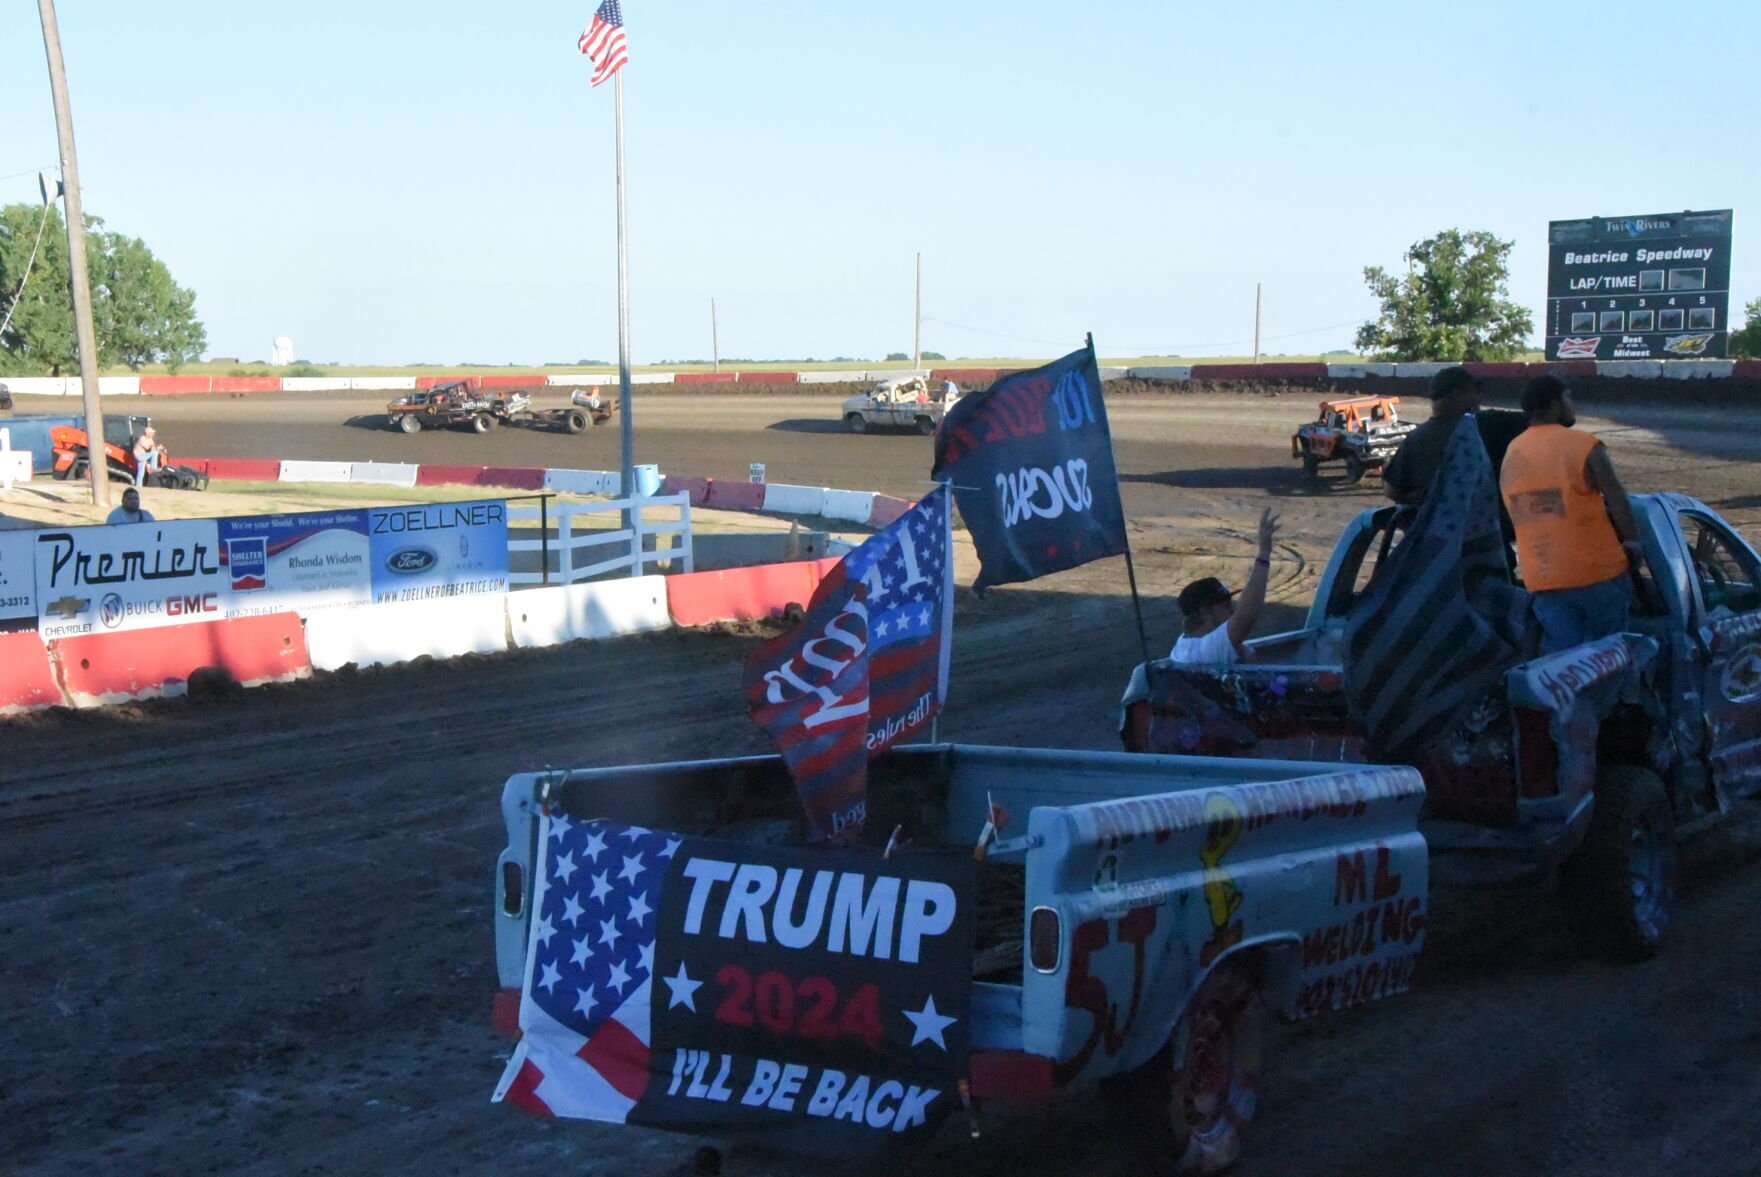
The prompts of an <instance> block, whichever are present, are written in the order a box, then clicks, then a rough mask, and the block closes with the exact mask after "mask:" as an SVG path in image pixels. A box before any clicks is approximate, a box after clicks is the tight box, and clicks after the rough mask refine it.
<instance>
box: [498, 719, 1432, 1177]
mask: <svg viewBox="0 0 1761 1177" xmlns="http://www.w3.org/2000/svg"><path fill="white" fill-rule="evenodd" d="M1423 799H1424V786H1423V783H1422V781H1421V779H1420V777H1419V774H1418V773H1417V772H1415V771H1413V770H1412V769H1409V768H1399V767H1371V766H1361V765H1337V764H1316V763H1305V762H1297V761H1277V760H1240V759H1201V758H1192V757H1176V756H1137V755H1127V754H1124V753H1112V752H1074V751H1049V750H1035V749H1016V748H988V747H974V746H966V745H958V744H955V745H909V746H901V747H897V748H894V749H891V750H890V751H888V752H886V753H884V754H883V755H882V756H880V757H878V758H877V759H875V760H873V761H872V762H871V763H870V765H869V779H868V800H867V819H866V823H865V825H864V835H863V837H862V839H861V840H860V842H859V844H856V845H851V846H847V847H842V848H835V849H834V848H827V847H824V846H816V847H804V846H803V845H802V841H801V839H802V820H801V816H800V815H801V807H800V802H799V799H798V796H797V793H796V790H795V788H794V785H793V783H792V782H791V779H790V777H789V774H788V772H787V770H786V768H785V766H784V764H783V762H782V760H781V759H780V758H779V757H776V756H754V757H745V758H738V759H723V760H704V761H695V762H687V763H674V764H653V765H643V766H635V767H625V768H602V769H593V770H583V771H571V772H545V773H534V774H523V775H519V776H515V777H513V778H512V779H510V780H509V781H508V782H507V784H506V786H505V788H504V790H503V793H502V803H501V804H502V816H503V818H504V820H505V822H506V826H507V836H508V845H507V849H506V850H504V851H503V852H502V854H501V857H500V860H499V862H498V864H497V874H496V888H497V895H496V903H495V908H496V915H495V930H496V962H497V966H498V970H499V974H500V982H501V985H502V986H503V989H502V991H501V993H500V994H499V995H498V997H497V1000H496V1016H495V1021H496V1024H497V1027H498V1029H500V1030H501V1031H502V1032H504V1033H508V1034H512V1035H513V1036H515V1037H516V1039H517V1040H518V1041H517V1045H516V1047H515V1050H514V1054H513V1057H512V1058H511V1060H510V1062H509V1064H508V1068H507V1071H506V1073H505V1075H504V1077H503V1080H502V1084H501V1087H500V1089H499V1090H498V1092H497V1098H499V1099H504V1100H506V1101H508V1102H512V1103H515V1104H516V1105H517V1106H520V1107H522V1108H525V1109H526V1110H528V1111H532V1112H535V1113H537V1114H541V1115H555V1116H577V1117H584V1118H594V1119H607V1120H613V1121H616V1122H620V1123H627V1124H644V1125H652V1126H658V1127H664V1128H669V1129H675V1130H684V1131H692V1132H699V1133H703V1134H705V1135H708V1136H711V1137H715V1138H719V1139H727V1138H749V1137H758V1138H760V1139H764V1140H767V1141H769V1142H770V1143H772V1144H773V1145H776V1144H779V1143H780V1145H781V1147H784V1148H793V1147H797V1146H799V1147H801V1148H804V1149H808V1148H813V1147H824V1146H825V1145H826V1143H827V1141H826V1139H825V1138H826V1137H827V1136H830V1137H832V1138H833V1143H832V1147H834V1148H836V1149H837V1150H838V1152H839V1154H840V1155H845V1156H848V1155H852V1150H854V1149H856V1148H859V1147H860V1142H861V1141H862V1140H863V1139H871V1138H873V1136H879V1137H884V1138H890V1139H892V1140H893V1141H894V1142H895V1143H899V1142H903V1143H906V1144H911V1143H916V1139H915V1137H916V1136H917V1135H918V1134H922V1135H927V1134H928V1133H929V1132H930V1131H933V1130H934V1128H935V1126H936V1124H937V1123H938V1122H939V1121H940V1118H941V1117H942V1116H944V1115H946V1116H953V1117H955V1118H957V1119H958V1118H960V1117H964V1119H965V1122H966V1124H967V1126H968V1129H969V1131H970V1133H971V1134H972V1135H973V1136H977V1135H978V1134H979V1130H980V1123H981V1119H982V1115H983V1109H984V1106H985V1104H986V1102H987V1101H990V1100H998V1101H1010V1102H1019V1101H1037V1100H1046V1099H1050V1098H1053V1097H1055V1096H1057V1095H1059V1094H1061V1093H1067V1092H1073V1091H1076V1090H1079V1089H1081V1088H1085V1087H1090V1086H1095V1085H1100V1086H1102V1087H1104V1088H1105V1089H1106V1102H1107V1104H1108V1106H1109V1107H1110V1108H1113V1109H1116V1110H1118V1111H1119V1112H1120V1113H1121V1114H1122V1115H1123V1116H1124V1123H1125V1124H1126V1125H1128V1127H1129V1131H1126V1132H1122V1133H1121V1134H1120V1139H1121V1141H1122V1142H1123V1143H1122V1147H1127V1148H1146V1149H1149V1150H1151V1151H1150V1153H1149V1154H1148V1155H1146V1156H1145V1157H1144V1158H1143V1159H1144V1160H1145V1162H1146V1163H1147V1164H1154V1165H1157V1166H1167V1165H1169V1164H1172V1165H1173V1166H1174V1167H1175V1168H1177V1169H1179V1170H1180V1171H1183V1172H1210V1171H1215V1170H1217V1169H1220V1168H1223V1167H1225V1166H1227V1165H1228V1164H1230V1163H1231V1162H1232V1161H1233V1160H1234V1159H1235V1157H1236V1155H1237V1153H1238V1151H1239V1149H1240V1146H1241V1134H1242V1132H1243V1131H1244V1129H1245V1128H1246V1126H1247V1124H1248V1122H1249V1121H1250V1120H1251V1119H1252V1118H1253V1114H1254V1110H1255V1105H1256V1102H1257V1098H1258V1085H1259V1080H1260V1063H1261V1049H1262V1030H1263V1026H1264V1024H1265V1019H1266V1016H1267V1014H1268V1013H1276V1014H1278V1015H1281V1016H1282V1017H1284V1018H1286V1019H1301V1018H1307V1017H1311V1016H1314V1015H1317V1014H1322V1013H1326V1012H1329V1011H1334V1010H1341V1009H1345V1008H1348V1007H1351V1006H1356V1005H1360V1004H1362V1003H1365V1002H1368V1001H1371V1000H1374V999H1376V998H1381V997H1385V996H1389V995H1391V994H1396V993H1400V992H1402V991H1404V990H1405V989H1406V988H1407V986H1408V983H1409V980H1410V978H1411V976H1412V972H1413V968H1414V964H1415V962H1416V960H1417V956H1418V953H1419V950H1420V948H1421V946H1422V944H1423V939H1424V929H1425V920H1426V912H1427V883H1428V875H1427V855H1426V849H1425V844H1424V840H1423V838H1422V837H1421V836H1420V835H1419V833H1418V832H1417V820H1418V815H1419V809H1420V806H1421V804H1422V803H1423ZM975 847H976V849H975ZM839 1132H842V1133H843V1134H844V1135H843V1136H842V1137H838V1136H837V1133H839ZM865 1133H866V1134H870V1135H869V1136H866V1137H865V1136H864V1134H865ZM816 1134H817V1137H818V1144H817V1145H815V1144H813V1143H811V1142H810V1138H813V1137H815V1136H816Z"/></svg>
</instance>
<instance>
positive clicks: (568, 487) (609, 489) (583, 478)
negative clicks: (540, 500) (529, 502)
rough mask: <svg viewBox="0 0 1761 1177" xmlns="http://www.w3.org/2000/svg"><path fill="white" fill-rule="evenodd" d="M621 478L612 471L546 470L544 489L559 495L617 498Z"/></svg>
mask: <svg viewBox="0 0 1761 1177" xmlns="http://www.w3.org/2000/svg"><path fill="white" fill-rule="evenodd" d="M621 478H622V476H621V475H619V474H618V473H616V472H615V471H611V470H546V471H545V472H544V489H545V490H552V491H555V492H557V493H558V494H574V495H613V496H615V495H616V494H617V491H618V483H619V481H620V480H621Z"/></svg>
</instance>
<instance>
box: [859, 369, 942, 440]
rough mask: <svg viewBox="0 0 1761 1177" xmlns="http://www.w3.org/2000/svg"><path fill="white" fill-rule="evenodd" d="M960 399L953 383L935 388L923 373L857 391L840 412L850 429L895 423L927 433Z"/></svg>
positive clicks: (863, 430)
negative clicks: (863, 390) (864, 390)
mask: <svg viewBox="0 0 1761 1177" xmlns="http://www.w3.org/2000/svg"><path fill="white" fill-rule="evenodd" d="M959 399H960V390H959V388H958V387H957V386H955V385H953V384H947V385H945V386H943V387H941V388H937V387H935V385H934V382H933V381H930V380H926V379H924V378H923V377H922V376H904V377H896V378H894V379H891V380H883V381H881V382H880V383H879V384H877V385H875V386H874V387H873V388H872V389H870V390H869V391H867V392H860V393H857V394H856V395H855V396H853V397H850V398H849V399H848V400H846V401H845V402H844V405H843V408H842V410H841V412H842V413H843V417H844V427H845V428H847V429H848V430H849V431H850V432H851V433H866V432H868V429H869V427H870V426H872V425H898V426H904V427H906V428H911V429H916V430H917V432H919V433H922V434H924V435H926V436H927V435H929V434H931V433H934V432H935V431H936V426H937V425H940V424H941V422H942V417H943V416H944V415H945V414H946V413H947V411H948V410H949V409H951V408H953V407H954V403H955V402H956V401H958V400H959Z"/></svg>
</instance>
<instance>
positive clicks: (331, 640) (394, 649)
mask: <svg viewBox="0 0 1761 1177" xmlns="http://www.w3.org/2000/svg"><path fill="white" fill-rule="evenodd" d="M306 648H307V649H308V650H310V651H311V655H312V665H313V666H314V667H316V668H317V669H319V670H336V669H339V668H340V667H343V666H348V665H350V664H351V663H352V664H353V665H355V666H390V665H395V664H396V663H399V662H410V661H413V660H415V659H417V658H421V657H424V656H427V657H431V658H457V657H461V656H462V655H465V654H494V653H498V652H500V651H502V650H505V649H507V605H506V595H505V594H503V593H492V594H484V595H481V596H474V597H453V598H450V599H446V600H439V601H418V602H415V603H410V604H396V605H365V606H362V607H361V608H358V609H322V610H319V611H317V612H314V613H312V614H311V615H310V616H309V617H307V618H306Z"/></svg>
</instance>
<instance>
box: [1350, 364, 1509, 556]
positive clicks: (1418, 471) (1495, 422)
mask: <svg viewBox="0 0 1761 1177" xmlns="http://www.w3.org/2000/svg"><path fill="white" fill-rule="evenodd" d="M1482 395H1483V390H1482V389H1481V387H1480V381H1479V378H1478V377H1476V376H1475V375H1474V374H1473V373H1471V372H1469V371H1468V370H1467V369H1466V368H1463V367H1460V366H1456V367H1452V368H1444V369H1443V370H1442V371H1440V372H1438V373H1437V374H1436V375H1435V376H1433V377H1431V419H1430V420H1429V421H1426V422H1425V423H1423V424H1422V425H1420V426H1419V427H1418V428H1417V429H1414V430H1413V431H1412V432H1411V433H1409V434H1407V435H1406V440H1405V441H1403V442H1401V443H1400V449H1399V451H1398V452H1396V453H1395V455H1394V457H1393V458H1392V459H1390V460H1389V462H1388V466H1387V468H1386V469H1384V470H1383V471H1382V490H1383V492H1384V493H1385V494H1387V496H1388V497H1389V498H1391V499H1393V500H1394V501H1395V502H1397V503H1399V504H1401V505H1402V506H1406V507H1416V506H1418V505H1419V504H1421V503H1423V502H1424V501H1425V496H1426V495H1427V494H1429V493H1430V490H1431V483H1432V482H1433V481H1435V480H1436V477H1437V471H1439V470H1441V469H1442V468H1443V454H1444V451H1445V450H1447V449H1448V448H1449V438H1450V436H1451V435H1452V434H1453V433H1454V432H1455V426H1456V423H1457V422H1458V421H1460V420H1461V419H1462V417H1463V416H1465V415H1466V414H1468V413H1472V414H1474V423H1475V425H1477V426H1478V427H1479V430H1480V440H1481V441H1483V442H1485V443H1486V453H1487V454H1488V455H1489V456H1490V457H1491V459H1492V477H1493V478H1497V477H1498V472H1499V470H1500V469H1501V468H1502V467H1503V465H1504V454H1505V451H1506V450H1508V449H1509V448H1510V443H1511V441H1512V440H1514V439H1515V438H1516V437H1517V436H1518V435H1519V434H1521V433H1522V431H1523V429H1524V428H1525V427H1526V426H1527V424H1528V422H1527V420H1526V419H1525V418H1524V417H1523V415H1522V414H1521V413H1513V412H1511V411H1510V410H1508V409H1482V408H1481V407H1480V401H1481V398H1482ZM1505 534H1506V536H1507V537H1508V535H1509V529H1508V528H1506V529H1505Z"/></svg>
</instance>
